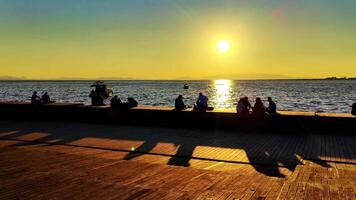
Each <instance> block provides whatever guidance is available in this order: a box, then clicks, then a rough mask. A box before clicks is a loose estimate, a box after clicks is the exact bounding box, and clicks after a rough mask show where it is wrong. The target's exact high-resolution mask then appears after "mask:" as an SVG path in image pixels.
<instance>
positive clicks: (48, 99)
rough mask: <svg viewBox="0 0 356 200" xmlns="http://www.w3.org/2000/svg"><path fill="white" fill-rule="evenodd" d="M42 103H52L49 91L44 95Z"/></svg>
mask: <svg viewBox="0 0 356 200" xmlns="http://www.w3.org/2000/svg"><path fill="white" fill-rule="evenodd" d="M41 99H42V104H48V103H51V99H50V97H49V95H48V93H47V92H45V93H44V94H43V95H42V98H41Z"/></svg>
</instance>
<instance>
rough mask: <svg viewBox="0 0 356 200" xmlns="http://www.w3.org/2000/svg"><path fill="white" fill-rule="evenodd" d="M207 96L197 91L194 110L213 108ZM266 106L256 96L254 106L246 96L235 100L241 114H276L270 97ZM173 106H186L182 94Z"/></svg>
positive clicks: (183, 107) (179, 107)
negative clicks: (209, 104)
mask: <svg viewBox="0 0 356 200" xmlns="http://www.w3.org/2000/svg"><path fill="white" fill-rule="evenodd" d="M208 100H209V99H208V97H207V96H205V95H204V94H203V93H199V96H198V100H197V102H196V103H195V104H194V110H196V111H205V110H213V109H214V108H213V107H209V106H208ZM267 100H268V103H269V105H268V107H265V106H264V105H263V102H262V100H261V98H260V97H257V98H256V102H255V105H254V106H251V103H250V102H249V100H248V97H243V98H240V100H239V101H238V102H237V106H236V111H237V113H239V114H241V115H249V114H253V115H265V114H271V115H273V114H277V106H276V103H275V102H274V101H273V100H272V98H271V97H268V98H267ZM174 107H175V109H176V110H184V109H186V108H187V106H186V105H185V104H184V101H183V96H182V95H178V97H177V98H176V100H175V104H174Z"/></svg>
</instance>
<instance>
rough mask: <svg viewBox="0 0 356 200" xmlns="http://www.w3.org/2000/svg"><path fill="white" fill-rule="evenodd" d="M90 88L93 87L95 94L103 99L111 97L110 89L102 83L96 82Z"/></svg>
mask: <svg viewBox="0 0 356 200" xmlns="http://www.w3.org/2000/svg"><path fill="white" fill-rule="evenodd" d="M90 87H95V92H96V93H97V94H100V95H101V96H103V97H104V98H108V97H111V96H112V95H113V91H112V89H111V88H108V87H107V85H106V84H105V83H104V82H103V81H96V82H95V83H94V84H92V85H91V86H90Z"/></svg>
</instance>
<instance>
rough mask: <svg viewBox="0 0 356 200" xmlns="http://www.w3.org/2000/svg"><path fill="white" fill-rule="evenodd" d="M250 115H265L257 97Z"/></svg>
mask: <svg viewBox="0 0 356 200" xmlns="http://www.w3.org/2000/svg"><path fill="white" fill-rule="evenodd" d="M252 114H254V115H264V114H265V106H264V105H263V103H262V100H261V98H259V97H257V98H256V102H255V106H254V107H253V108H252Z"/></svg>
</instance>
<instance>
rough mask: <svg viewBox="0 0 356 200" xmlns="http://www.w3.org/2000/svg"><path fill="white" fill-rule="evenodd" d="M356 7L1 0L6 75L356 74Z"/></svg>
mask: <svg viewBox="0 0 356 200" xmlns="http://www.w3.org/2000/svg"><path fill="white" fill-rule="evenodd" d="M355 13H356V1H352V0H340V1H331V0H315V1H307V0H300V1H292V0H287V1H282V0H270V1H246V0H240V1H228V0H225V1H212V0H211V1H210V0H204V1H194V2H191V1H188V0H181V1H164V0H155V1H139V0H130V1H128V0H124V1H114V0H107V1H99V0H78V1H69V0H53V1H43V0H16V1H13V0H0V42H1V46H0V54H1V55H2V58H1V59H0V77H8V78H9V79H11V77H12V78H15V79H16V77H22V78H26V79H61V78H63V79H65V78H71V77H72V78H78V79H97V78H100V77H104V78H105V77H111V78H118V79H151V80H154V79H157V80H162V79H164V80H174V79H181V78H182V77H188V79H214V77H216V78H219V77H222V78H223V77H226V78H228V79H239V77H240V79H278V77H286V78H291V79H294V78H325V77H330V76H336V77H356V60H355V55H356V37H355V35H356V26H354V22H355V21H356V14H355ZM234 77H236V78H234ZM241 77H242V78H241ZM264 77H265V78H264Z"/></svg>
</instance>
